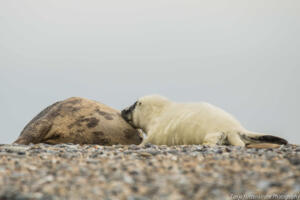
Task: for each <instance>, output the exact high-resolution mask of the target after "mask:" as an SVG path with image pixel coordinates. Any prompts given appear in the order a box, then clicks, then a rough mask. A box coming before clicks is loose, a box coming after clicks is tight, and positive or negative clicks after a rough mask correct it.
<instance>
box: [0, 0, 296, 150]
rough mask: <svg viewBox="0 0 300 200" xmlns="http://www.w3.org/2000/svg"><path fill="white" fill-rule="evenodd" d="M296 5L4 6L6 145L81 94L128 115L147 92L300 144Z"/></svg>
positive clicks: (0, 65)
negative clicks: (215, 110) (201, 106)
mask: <svg viewBox="0 0 300 200" xmlns="http://www.w3.org/2000/svg"><path fill="white" fill-rule="evenodd" d="M299 10H300V2H299V1H291V0H287V1H284V2H283V1H278V0H272V1H271V0H266V1H263V2H262V1H247V2H246V1H234V0H226V1H220V0H219V1H184V2H182V1H178V0H175V1H174V0H173V1H169V0H165V1H157V0H154V1H151V2H149V1H138V0H130V1H126V2H124V1H120V0H115V1H109V2H99V1H91V0H89V1H70V0H61V1H57V0H54V1H53V0H52V1H49V0H45V1H37V0H24V1H16V0H11V1H2V2H1V3H0V25H1V31H0V91H1V93H0V95H1V96H0V109H1V114H0V121H1V125H2V131H1V132H0V143H11V142H13V141H14V140H15V139H16V138H17V137H18V135H19V134H20V132H21V130H22V129H23V127H24V126H25V125H26V124H27V123H28V122H29V121H30V120H31V119H32V118H33V117H34V116H35V115H36V114H38V113H39V112H40V111H41V110H42V109H44V108H45V107H47V106H48V105H50V104H52V103H54V102H55V101H58V100H63V99H65V98H68V97H71V96H81V97H85V98H90V99H94V100H97V101H100V102H102V103H105V104H107V105H109V106H111V107H114V108H117V109H122V108H124V107H126V106H128V105H130V104H131V103H133V102H134V101H135V100H136V99H137V98H139V97H140V96H143V95H147V94H153V93H155V94H161V95H164V96H166V97H168V98H169V99H171V100H174V101H181V102H195V101H208V102H210V103H212V104H215V105H217V106H219V107H221V108H223V109H225V110H226V111H228V112H230V113H231V114H233V115H234V116H235V117H236V118H237V119H239V120H240V121H241V123H242V124H243V125H244V126H245V127H246V128H247V129H249V130H252V131H257V132H266V133H272V134H274V135H277V136H281V137H284V138H286V139H288V140H289V142H291V143H297V144H300V135H299V134H298V123H299V113H300V106H299V100H300V96H299V89H300V88H299V86H300V80H299V75H300V69H299V67H300V53H299V52H300V38H299V35H300V12H299Z"/></svg>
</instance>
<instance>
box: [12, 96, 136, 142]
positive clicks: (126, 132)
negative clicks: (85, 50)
mask: <svg viewBox="0 0 300 200" xmlns="http://www.w3.org/2000/svg"><path fill="white" fill-rule="evenodd" d="M141 142H142V137H141V133H140V132H139V131H137V130H136V129H134V128H133V127H132V126H131V125H130V124H128V123H127V122H126V121H125V120H124V119H123V118H122V117H121V113H120V112H119V111H118V110H115V109H113V108H111V107H108V106H106V105H104V104H102V103H99V102H97V101H93V100H89V99H85V98H80V97H72V98H69V99H66V100H64V101H59V102H56V103H54V104H52V105H50V106H48V107H47V108H45V109H44V110H43V111H42V112H40V113H39V114H38V115H37V116H36V117H34V118H33V119H32V120H31V121H30V122H29V123H28V124H27V125H26V126H25V128H24V129H23V131H22V132H21V134H20V136H19V138H18V139H17V140H16V141H15V143H17V144H30V143H34V144H36V143H47V144H60V143H73V144H99V145H114V144H124V145H129V144H140V143H141Z"/></svg>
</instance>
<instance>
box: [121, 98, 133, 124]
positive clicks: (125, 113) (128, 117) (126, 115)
mask: <svg viewBox="0 0 300 200" xmlns="http://www.w3.org/2000/svg"><path fill="white" fill-rule="evenodd" d="M136 104H137V102H135V103H134V104H133V105H132V106H130V107H127V108H125V109H124V110H122V111H121V116H122V117H123V119H124V120H125V121H127V122H128V123H130V124H132V113H133V111H134V109H135V107H136Z"/></svg>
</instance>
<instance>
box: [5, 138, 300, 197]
mask: <svg viewBox="0 0 300 200" xmlns="http://www.w3.org/2000/svg"><path fill="white" fill-rule="evenodd" d="M0 199H1V200H6V199H44V200H46V199H47V200H52V199H72V200H73V199H104V200H110V199H111V200H114V199H121V200H123V199H124V200H148V199H149V200H150V199H171V200H183V199H197V200H198V199H225V200H226V199H300V147H299V146H296V145H286V146H281V147H280V148H278V149H247V148H242V147H233V146H216V147H208V146H201V145H191V146H174V147H168V146H156V145H150V144H147V145H145V146H138V145H129V146H123V145H114V146H99V145H72V144H59V145H47V144H36V145H33V144H32V145H6V144H2V145H0Z"/></svg>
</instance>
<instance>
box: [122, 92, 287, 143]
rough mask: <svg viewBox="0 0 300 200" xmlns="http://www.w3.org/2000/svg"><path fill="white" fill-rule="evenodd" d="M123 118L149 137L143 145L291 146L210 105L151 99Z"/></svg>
mask: <svg viewBox="0 0 300 200" xmlns="http://www.w3.org/2000/svg"><path fill="white" fill-rule="evenodd" d="M121 115H122V117H123V118H124V119H125V120H126V121H127V122H128V123H130V124H131V125H132V126H133V127H135V128H140V129H142V130H143V131H144V132H145V133H146V134H147V138H146V139H144V141H143V143H142V144H146V143H152V144H156V145H190V144H203V145H234V146H247V145H250V144H259V143H271V144H287V143H288V142H287V141H286V140H285V139H282V138H279V137H276V136H272V135H269V134H261V133H254V132H251V131H248V130H246V129H245V128H244V127H243V126H242V125H241V123H240V122H239V121H238V120H236V119H235V118H234V117H233V116H232V115H231V114H229V113H227V112H225V111H224V110H222V109H220V108H218V107H216V106H213V105H211V104H209V103H206V102H199V103H177V102H172V101H170V100H168V99H167V98H165V97H162V96H159V95H151V96H145V97H142V98H140V99H139V100H138V101H137V102H135V103H134V104H133V105H132V106H130V107H128V108H126V109H124V110H123V111H122V112H121Z"/></svg>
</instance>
